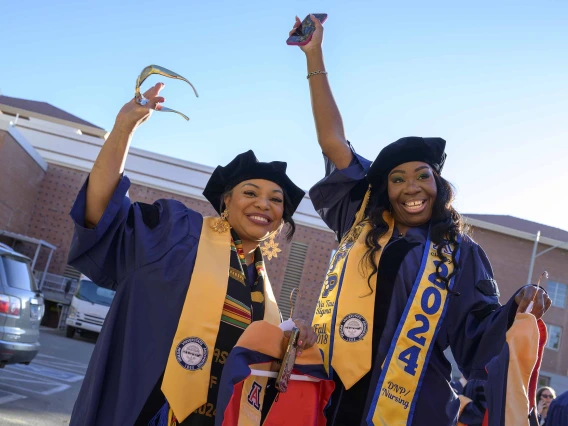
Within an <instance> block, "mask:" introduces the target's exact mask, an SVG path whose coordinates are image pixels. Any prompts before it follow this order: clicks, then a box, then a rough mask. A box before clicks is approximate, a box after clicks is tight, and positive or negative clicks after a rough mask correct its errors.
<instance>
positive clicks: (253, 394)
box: [248, 382, 262, 410]
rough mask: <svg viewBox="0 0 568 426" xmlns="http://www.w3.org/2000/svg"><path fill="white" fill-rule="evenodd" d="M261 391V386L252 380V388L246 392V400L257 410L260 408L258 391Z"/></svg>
mask: <svg viewBox="0 0 568 426" xmlns="http://www.w3.org/2000/svg"><path fill="white" fill-rule="evenodd" d="M261 391H262V386H260V385H259V384H258V383H257V382H252V388H251V390H250V392H249V394H248V402H249V404H250V405H252V406H253V407H254V408H256V409H257V410H260V392H261Z"/></svg>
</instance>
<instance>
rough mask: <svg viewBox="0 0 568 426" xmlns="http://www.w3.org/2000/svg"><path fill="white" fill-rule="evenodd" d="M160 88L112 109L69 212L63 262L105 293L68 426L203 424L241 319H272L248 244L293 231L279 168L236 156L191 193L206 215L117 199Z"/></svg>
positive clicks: (255, 249)
mask: <svg viewBox="0 0 568 426" xmlns="http://www.w3.org/2000/svg"><path fill="white" fill-rule="evenodd" d="M162 87H163V85H162V84H161V83H160V84H158V85H156V86H155V87H153V88H152V89H150V90H149V91H148V92H147V93H146V94H145V97H146V98H147V99H151V102H149V103H148V105H146V106H140V105H138V104H137V103H135V102H134V101H131V102H129V103H127V104H126V105H125V106H124V107H123V108H122V110H121V111H120V112H119V114H118V116H117V119H116V123H115V126H114V128H113V130H112V132H111V134H110V136H109V138H108V139H107V141H106V142H105V144H104V145H103V148H102V149H101V152H100V153H99V156H98V158H97V160H96V162H95V164H94V166H93V169H92V171H91V174H90V176H89V178H88V180H87V181H86V182H85V185H84V186H83V188H82V189H81V191H80V192H79V195H78V196H77V200H76V202H75V205H74V206H73V209H72V211H71V216H72V218H73V220H74V222H75V235H74V238H73V244H72V247H71V252H70V254H69V263H70V264H71V265H73V266H74V267H75V268H77V269H78V270H80V271H81V272H82V273H84V274H85V275H87V276H88V277H89V278H91V279H92V280H93V281H94V282H96V283H97V284H99V285H101V286H104V287H108V288H112V289H114V290H116V296H115V298H114V301H113V304H112V306H111V308H110V311H109V313H108V316H107V318H106V321H105V325H104V327H103V330H102V332H101V335H100V337H99V339H98V341H97V344H96V346H95V350H94V352H93V356H92V358H91V362H90V364H89V368H88V370H87V374H86V376H85V380H84V382H83V385H82V387H81V391H80V392H79V396H78V399H77V402H76V404H75V407H74V409H73V414H72V417H71V422H70V425H71V426H75V425H77V426H79V425H80V426H95V425H101V426H102V425H105V426H107V425H143V426H147V425H152V426H153V425H156V426H158V425H159V426H162V425H163V426H170V425H174V424H175V425H184V426H186V425H189V426H209V425H211V426H212V425H213V424H214V416H215V409H216V400H217V392H218V384H219V381H220V377H221V372H222V369H223V365H224V363H225V360H226V358H227V356H228V353H229V352H230V351H231V349H232V348H233V347H234V346H235V344H236V343H237V340H238V339H239V337H240V335H241V334H242V333H243V331H244V329H245V328H246V327H247V326H248V325H249V324H250V323H251V322H253V321H257V320H265V321H268V322H269V323H272V324H275V325H278V324H280V321H281V317H280V313H279V311H278V307H277V305H276V301H275V299H274V295H273V293H272V289H271V287H270V282H269V281H268V276H267V274H266V270H265V268H264V262H263V257H262V253H261V249H260V247H259V244H260V243H261V242H262V241H264V240H266V239H269V238H270V237H271V236H273V235H274V234H275V233H276V232H278V231H279V230H280V229H281V227H282V226H283V225H284V224H288V225H289V229H290V231H289V233H288V236H289V237H291V236H292V234H293V233H294V229H295V227H294V221H293V220H292V214H293V213H294V211H295V210H296V208H297V207H298V205H299V203H300V201H301V200H302V198H303V196H304V192H303V191H302V190H301V189H300V188H298V187H297V186H296V185H295V184H294V183H293V182H292V181H291V180H290V179H289V178H288V176H287V175H286V163H282V162H272V163H261V162H258V161H257V159H256V157H255V155H254V153H253V152H252V151H248V152H245V153H243V154H240V155H238V156H237V157H236V158H235V159H234V160H233V161H231V162H230V163H229V164H228V165H227V166H225V167H221V166H219V167H217V168H216V169H215V171H214V172H213V174H212V175H211V178H210V180H209V182H208V183H207V186H206V188H205V190H204V192H203V194H204V195H205V197H206V198H207V199H208V200H209V201H210V202H211V204H212V205H213V207H214V208H215V209H216V210H217V212H218V213H220V215H221V216H220V217H218V218H213V217H203V216H201V215H200V214H199V213H197V212H195V211H193V210H191V209H189V208H187V207H186V206H184V205H183V204H182V203H180V202H178V201H175V200H158V201H156V202H155V203H154V204H152V205H150V204H144V203H134V204H132V203H131V202H130V200H129V198H128V197H127V196H126V193H127V190H128V187H129V186H130V181H129V180H128V178H127V177H126V176H124V175H123V171H124V164H125V160H126V156H127V153H128V146H129V143H130V140H131V138H132V135H133V133H134V131H135V129H136V128H137V127H138V126H139V125H140V124H141V123H142V122H144V121H145V120H147V119H148V117H149V116H150V115H151V112H152V109H155V108H156V105H158V103H159V102H163V101H164V99H163V98H161V97H159V96H158V94H159V92H160V90H161V89H162ZM296 324H297V325H298V326H299V328H300V338H299V345H300V348H301V349H305V348H309V347H311V346H312V345H313V344H314V342H315V333H314V332H313V331H312V329H311V328H310V327H309V325H307V324H304V323H302V322H301V321H296Z"/></svg>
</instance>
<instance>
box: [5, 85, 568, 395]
mask: <svg viewBox="0 0 568 426" xmlns="http://www.w3.org/2000/svg"><path fill="white" fill-rule="evenodd" d="M105 137H106V131H105V130H104V129H101V128H99V127H97V126H95V125H93V124H91V123H88V122H87V121H85V120H82V119H80V118H78V117H75V116H73V115H71V114H69V113H66V112H65V111H62V110H60V109H58V108H55V107H53V106H51V105H49V104H46V103H42V102H34V101H26V100H22V99H17V98H9V97H6V96H0V233H1V231H2V230H5V231H10V232H15V233H18V234H22V235H26V236H28V237H32V238H36V239H41V240H45V241H47V242H49V243H51V244H53V245H55V246H56V247H57V250H56V251H55V252H54V254H53V258H52V261H51V264H50V267H49V272H51V273H53V274H58V275H72V274H73V271H72V270H71V269H70V268H68V266H67V262H66V260H67V254H68V250H69V246H70V243H71V237H72V234H73V228H72V223H71V219H70V218H69V211H70V209H71V206H72V203H73V201H74V199H75V196H76V194H77V192H78V190H79V188H80V187H81V185H82V184H83V182H84V180H85V178H86V176H87V173H88V171H89V170H90V169H91V167H92V165H93V162H94V160H95V158H96V156H97V154H98V152H99V150H100V147H101V146H102V144H103V142H104V140H105ZM235 154H236V153H235ZM322 169H323V167H322ZM212 170H213V167H210V166H204V165H201V164H195V163H191V162H188V161H183V160H180V159H176V158H172V157H167V156H163V155H159V154H156V153H152V152H149V151H144V150H141V149H136V148H132V149H131V151H130V155H129V157H128V160H127V163H126V173H127V175H128V176H129V178H130V179H131V181H132V186H131V188H130V191H129V196H130V198H131V199H132V201H142V202H146V203H151V202H153V201H155V200H156V199H159V198H174V199H177V200H180V201H182V202H183V203H185V204H186V205H187V206H188V207H190V208H192V209H194V210H196V211H198V212H200V213H202V214H213V209H212V208H211V207H210V205H209V204H208V202H207V201H206V200H205V199H204V197H203V196H202V195H201V192H202V189H203V187H204V185H205V183H206V182H207V180H208V178H209V175H210V173H211V172H212ZM466 219H467V221H468V222H469V224H470V225H472V227H473V237H474V239H475V240H476V241H477V242H478V243H479V244H481V246H482V247H483V248H484V249H485V251H486V252H487V254H488V256H489V259H490V260H491V263H492V265H493V269H494V272H495V277H496V279H497V281H498V283H499V287H500V291H501V300H502V301H503V302H504V301H506V300H507V299H508V298H509V297H511V296H512V295H513V294H514V292H515V290H516V289H518V288H519V287H520V286H522V285H523V284H525V283H526V282H527V280H528V273H529V268H530V263H531V257H532V255H533V250H534V248H535V244H534V241H535V238H536V234H537V232H538V231H540V242H539V244H538V246H537V248H536V254H539V253H542V252H543V251H545V250H548V251H547V252H545V253H542V254H541V255H539V256H538V257H536V261H535V263H534V272H533V274H532V275H533V276H532V281H533V282H534V281H536V279H538V276H539V275H540V273H541V272H542V271H543V270H547V271H548V272H549V274H550V280H549V283H548V284H547V288H548V291H549V293H550V294H551V297H552V299H553V307H552V308H551V309H550V311H549V313H547V315H546V317H545V321H546V323H547V324H548V326H549V334H550V338H549V341H548V344H547V349H546V350H545V357H544V363H543V366H542V372H541V381H542V382H543V383H550V384H551V385H552V386H553V387H555V388H556V389H557V390H558V391H562V390H567V389H568V377H566V376H567V375H568V349H567V348H568V311H567V309H566V304H567V303H568V301H567V284H568V232H566V231H562V230H560V229H556V228H551V227H548V226H545V225H541V224H538V223H534V222H529V221H525V220H521V219H517V218H514V217H510V216H495V215H466ZM294 220H295V221H296V223H297V224H298V227H297V232H296V235H295V237H294V239H293V241H292V242H291V243H286V242H285V241H283V239H282V238H280V241H279V243H280V247H281V248H282V252H281V253H280V254H279V256H278V258H277V259H273V260H272V261H269V262H267V263H268V265H267V268H268V269H269V272H270V276H271V282H272V284H273V287H274V292H275V294H276V296H277V298H279V303H280V305H281V307H282V308H283V312H284V314H285V315H286V314H287V313H288V312H289V306H288V300H289V294H290V291H291V289H292V288H294V287H299V288H300V291H301V297H300V300H299V302H298V306H297V308H296V309H297V310H296V315H299V316H302V317H304V318H306V319H309V318H311V315H312V312H313V309H314V306H315V302H316V299H317V295H318V294H319V289H320V286H321V283H322V281H323V279H324V276H325V272H326V269H327V264H328V262H329V259H330V256H331V253H332V251H333V250H334V248H335V247H336V241H335V236H334V234H333V233H331V232H330V231H329V230H328V229H327V228H326V226H325V224H324V223H323V222H322V221H321V219H320V218H319V217H318V216H317V214H316V212H315V211H314V209H313V207H312V205H311V202H310V200H309V199H308V197H306V198H305V199H304V200H303V202H302V204H301V205H300V207H299V209H298V211H297V213H296V214H295V215H294ZM1 240H3V239H2V237H1V236H0V241H1ZM4 240H5V241H4V242H9V243H12V244H15V245H16V248H17V249H18V250H19V251H21V252H24V253H27V254H29V255H30V256H31V255H32V254H33V251H34V250H35V248H33V247H31V246H28V245H27V244H25V243H18V242H15V241H8V240H6V239H4ZM556 246H558V247H556ZM47 254H48V253H47V252H45V253H43V252H42V253H40V256H39V259H38V262H37V264H36V269H40V270H41V269H42V268H43V266H44V265H45V263H46V260H47Z"/></svg>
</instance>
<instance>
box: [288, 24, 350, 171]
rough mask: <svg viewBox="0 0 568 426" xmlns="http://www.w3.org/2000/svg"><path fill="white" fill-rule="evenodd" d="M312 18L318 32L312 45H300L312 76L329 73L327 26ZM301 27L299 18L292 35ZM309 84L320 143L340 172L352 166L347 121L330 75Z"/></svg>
mask: <svg viewBox="0 0 568 426" xmlns="http://www.w3.org/2000/svg"><path fill="white" fill-rule="evenodd" d="M311 19H312V21H313V22H314V24H315V26H316V30H315V32H314V34H313V36H312V39H311V40H310V42H309V43H308V44H307V45H305V46H300V48H301V49H302V51H303V52H304V53H305V54H306V60H307V65H308V74H309V73H311V72H314V71H325V64H324V60H323V51H322V42H323V26H322V24H321V23H320V21H319V20H318V19H317V18H315V17H314V16H313V15H312V16H311ZM300 25H301V21H300V20H299V19H298V17H296V23H295V24H294V29H292V31H291V32H290V34H292V33H293V32H294V31H295V30H296V28H297V27H298V26H300ZM308 81H309V85H310V95H311V99H312V111H313V114H314V121H315V124H316V132H317V136H318V142H319V144H320V146H321V149H322V151H323V153H324V154H325V155H326V157H328V158H329V159H330V160H331V162H332V163H333V164H334V165H335V167H337V168H338V169H340V170H341V169H345V168H346V167H348V166H349V164H350V163H351V160H352V159H353V154H352V152H351V149H350V148H349V145H348V143H347V139H346V138H345V131H344V130H343V120H342V119H341V114H340V113H339V109H338V108H337V104H336V103H335V99H334V98H333V93H332V92H331V87H330V86H329V80H328V78H327V75H326V74H323V73H320V74H314V75H312V76H311V77H310V78H309V79H308Z"/></svg>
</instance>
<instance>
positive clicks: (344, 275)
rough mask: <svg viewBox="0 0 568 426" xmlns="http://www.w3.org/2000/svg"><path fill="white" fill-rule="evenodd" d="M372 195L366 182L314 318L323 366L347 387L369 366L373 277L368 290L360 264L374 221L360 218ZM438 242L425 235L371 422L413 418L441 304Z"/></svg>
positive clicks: (447, 269)
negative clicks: (424, 241) (359, 203)
mask: <svg viewBox="0 0 568 426" xmlns="http://www.w3.org/2000/svg"><path fill="white" fill-rule="evenodd" d="M369 196H370V190H368V191H367V194H366V195H365V198H364V200H363V204H362V206H361V208H360V209H359V211H358V212H357V215H356V217H355V222H354V225H353V226H352V228H351V229H350V230H349V232H347V234H345V236H344V237H343V239H342V241H341V243H340V245H339V247H338V249H337V252H336V253H335V255H334V256H333V259H332V261H331V264H330V267H329V270H328V273H327V277H326V280H325V282H324V286H323V288H322V291H321V295H320V298H319V301H318V305H317V307H316V311H315V314H314V320H313V323H312V324H313V327H314V330H315V332H316V334H317V335H318V344H319V347H320V348H321V349H322V351H323V353H324V366H325V367H326V370H327V371H328V372H330V371H333V372H335V373H337V374H338V375H339V377H340V378H341V381H342V382H343V384H344V386H345V389H350V388H351V387H352V386H353V385H354V384H355V383H357V382H358V381H359V380H360V379H361V378H362V377H363V376H364V375H365V374H367V373H368V372H369V371H370V369H371V363H372V359H371V358H372V350H373V348H372V345H373V341H372V340H373V339H372V336H373V319H374V309H375V294H374V291H375V290H376V288H375V287H376V280H372V281H374V282H371V283H370V284H371V287H372V288H373V294H371V292H370V290H369V286H368V285H367V282H368V276H369V275H368V273H367V270H366V265H362V264H361V259H362V258H363V255H364V253H365V252H366V251H367V247H366V245H365V237H366V234H367V232H368V231H369V230H370V227H371V225H370V224H369V223H368V222H366V221H365V220H363V219H364V211H365V208H366V206H367V203H368V200H369ZM383 218H384V220H385V221H386V222H387V224H388V225H389V231H388V232H387V233H385V235H383V236H382V237H381V239H380V240H379V244H380V245H381V247H383V248H384V247H385V246H386V244H387V243H388V241H389V240H390V238H391V237H392V232H393V228H394V220H393V218H392V216H391V215H390V214H389V213H388V212H386V211H385V212H384V213H383ZM436 250H437V247H436V246H435V245H434V244H432V243H431V241H430V239H428V241H427V242H426V247H425V250H424V255H423V259H422V264H421V268H420V272H419V273H418V276H417V280H416V282H415V283H414V287H413V290H412V293H411V295H410V297H409V299H408V303H407V305H406V308H405V311H404V313H403V315H402V317H401V319H400V322H399V325H398V328H397V332H396V334H395V336H394V338H393V341H392V344H391V348H390V350H389V353H388V355H387V358H386V360H385V363H384V364H383V369H382V373H381V377H380V379H379V383H378V385H377V388H376V390H375V395H374V399H373V403H372V404H371V410H370V412H369V415H368V417H367V423H368V424H374V425H389V426H391V425H392V426H395V425H406V424H410V422H411V420H412V413H413V411H414V410H413V407H414V403H415V402H416V397H417V395H418V392H419V390H420V385H421V383H422V377H423V373H424V371H425V368H424V367H425V366H426V364H427V362H428V359H429V356H430V352H431V349H432V344H433V343H434V342H435V339H436V334H437V331H438V329H439V325H440V324H441V320H442V319H443V316H444V313H445V311H446V299H447V291H446V289H445V284H444V283H443V282H442V281H440V280H439V279H438V278H437V275H436V267H437V265H438V264H440V263H441V260H440V259H439V258H438V256H437V253H436ZM451 250H453V247H451V246H450V245H446V246H445V248H444V253H445V254H446V255H447V256H448V257H449V258H450V259H451V254H452V252H451ZM381 254H382V249H381V250H380V251H379V252H378V253H377V255H376V257H375V259H374V261H375V264H376V265H378V264H379V261H380V256H381ZM456 259H457V257H456ZM452 271H453V264H452V263H441V265H440V274H441V275H442V276H444V277H446V276H448V275H449V274H450V273H451V272H452ZM451 285H453V280H452V282H451V283H450V286H451ZM377 344H378V342H377ZM371 422H372V423H371Z"/></svg>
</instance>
